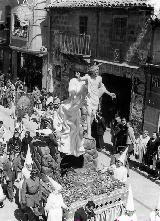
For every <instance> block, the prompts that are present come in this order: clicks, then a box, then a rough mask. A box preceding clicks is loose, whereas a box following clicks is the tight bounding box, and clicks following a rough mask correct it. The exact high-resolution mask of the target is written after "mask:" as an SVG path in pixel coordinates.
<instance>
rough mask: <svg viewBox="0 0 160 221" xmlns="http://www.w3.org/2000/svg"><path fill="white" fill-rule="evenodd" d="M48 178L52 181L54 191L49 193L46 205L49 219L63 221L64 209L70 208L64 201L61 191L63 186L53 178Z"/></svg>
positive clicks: (50, 220)
mask: <svg viewBox="0 0 160 221" xmlns="http://www.w3.org/2000/svg"><path fill="white" fill-rule="evenodd" d="M48 179H49V181H50V183H51V189H52V192H51V193H50V194H49V197H48V199H47V203H46V206H45V214H46V216H47V221H53V220H56V221H62V216H63V213H62V212H63V209H66V210H68V207H67V206H66V205H65V203H64V201H63V197H62V194H61V193H60V191H61V190H62V186H61V185H60V184H58V183H57V182H55V181H54V180H53V179H52V178H50V177H48Z"/></svg>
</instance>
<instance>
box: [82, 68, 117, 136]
mask: <svg viewBox="0 0 160 221" xmlns="http://www.w3.org/2000/svg"><path fill="white" fill-rule="evenodd" d="M88 73H89V74H86V75H85V76H84V77H80V76H79V80H80V81H85V82H86V83H87V88H88V94H87V97H86V100H87V134H88V138H90V137H91V124H92V121H93V119H94V118H93V117H95V116H96V112H97V111H98V106H99V98H100V97H101V96H102V95H103V94H104V93H106V94H108V95H109V96H111V97H112V99H114V98H116V95H115V94H114V93H110V92H109V91H108V90H107V89H106V88H105V86H104V84H103V83H102V77H101V76H99V67H98V66H97V65H94V66H92V67H90V69H89V72H88Z"/></svg>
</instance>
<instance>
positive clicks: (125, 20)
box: [48, 0, 153, 131]
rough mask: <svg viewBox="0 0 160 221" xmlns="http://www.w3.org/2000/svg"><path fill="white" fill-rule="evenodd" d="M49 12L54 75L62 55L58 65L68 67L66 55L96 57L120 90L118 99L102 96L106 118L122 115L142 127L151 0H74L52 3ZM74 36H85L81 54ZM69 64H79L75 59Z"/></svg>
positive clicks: (114, 88) (113, 87) (103, 72)
mask: <svg viewBox="0 0 160 221" xmlns="http://www.w3.org/2000/svg"><path fill="white" fill-rule="evenodd" d="M48 10H49V15H50V60H51V61H52V63H53V74H54V77H55V79H56V74H55V72H54V68H55V66H56V65H57V64H56V62H57V57H59V55H60V57H61V59H59V64H58V65H59V66H63V57H64V55H66V54H67V55H68V57H69V55H72V56H74V57H81V58H83V59H84V60H87V59H88V58H91V59H93V60H94V61H95V62H96V63H97V64H99V65H100V74H101V75H102V79H103V82H104V84H105V86H106V87H107V88H108V89H110V90H111V91H113V92H115V93H116V94H117V99H116V101H114V102H113V101H111V100H110V98H108V97H106V96H105V95H104V96H103V98H102V111H103V113H104V115H106V120H107V121H108V123H110V122H111V120H112V119H113V117H114V114H115V113H119V114H120V115H121V116H123V117H126V118H127V119H130V120H132V121H133V122H134V125H136V128H138V131H140V130H141V129H142V125H143V121H144V103H145V102H144V99H145V93H146V91H145V87H146V78H145V72H144V68H143V64H144V63H145V62H146V59H147V57H148V53H149V50H150V42H151V28H150V22H149V18H150V16H151V14H152V11H153V8H152V7H151V6H149V5H147V4H146V1H135V2H134V3H133V1H132V2H131V3H128V1H125V0H124V1H123V2H122V1H117V2H116V3H115V2H113V1H112V0H107V1H105V2H103V1H96V2H95V1H93V0H91V1H87V2H84V1H82V0H81V1H72V0H69V1H67V3H66V2H65V1H61V2H59V1H57V2H55V1H53V2H51V3H50V4H49V5H48ZM56 36H59V37H56ZM75 36H79V38H80V37H81V36H84V39H83V40H84V41H83V45H80V44H79V47H83V50H81V53H80V52H79V51H77V50H76V49H75V42H76V40H75V39H77V38H78V37H77V38H76V37H75ZM87 40H88V46H87V44H86V42H87ZM84 45H85V46H86V48H85V47H84ZM75 63H76V62H75ZM69 64H72V66H76V64H74V62H72V60H70V62H69ZM73 64H74V65H73ZM85 65H86V66H87V64H85ZM85 65H84V64H82V63H81V64H80V65H79V66H82V67H84V68H81V69H84V71H85V69H86V68H85ZM68 67H69V66H68ZM72 68H73V67H72ZM72 68H69V70H68V80H69V78H70V77H71V76H72V74H70V73H71V72H72ZM61 73H62V74H63V71H62V72H61ZM70 75H71V76H70ZM69 76H70V77H69ZM118 82H121V83H118ZM125 88H127V89H126V90H125ZM124 107H125V108H124ZM109 109H110V110H109ZM107 118H108V119H107Z"/></svg>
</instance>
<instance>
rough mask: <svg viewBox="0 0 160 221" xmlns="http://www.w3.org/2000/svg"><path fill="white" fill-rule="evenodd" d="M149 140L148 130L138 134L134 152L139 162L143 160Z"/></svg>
mask: <svg viewBox="0 0 160 221" xmlns="http://www.w3.org/2000/svg"><path fill="white" fill-rule="evenodd" d="M149 140H150V137H149V135H148V131H147V130H144V132H143V134H142V135H140V136H139V138H138V139H137V141H136V149H135V154H137V156H138V158H139V162H140V163H143V162H144V155H145V154H146V148H147V143H148V141H149Z"/></svg>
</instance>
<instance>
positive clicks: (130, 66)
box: [94, 59, 140, 69]
mask: <svg viewBox="0 0 160 221" xmlns="http://www.w3.org/2000/svg"><path fill="white" fill-rule="evenodd" d="M94 61H95V62H97V63H99V66H100V65H101V64H109V65H114V66H119V67H126V68H132V69H139V68H140V67H139V66H134V65H129V64H127V63H126V62H123V63H116V62H111V61H104V60H98V59H94Z"/></svg>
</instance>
